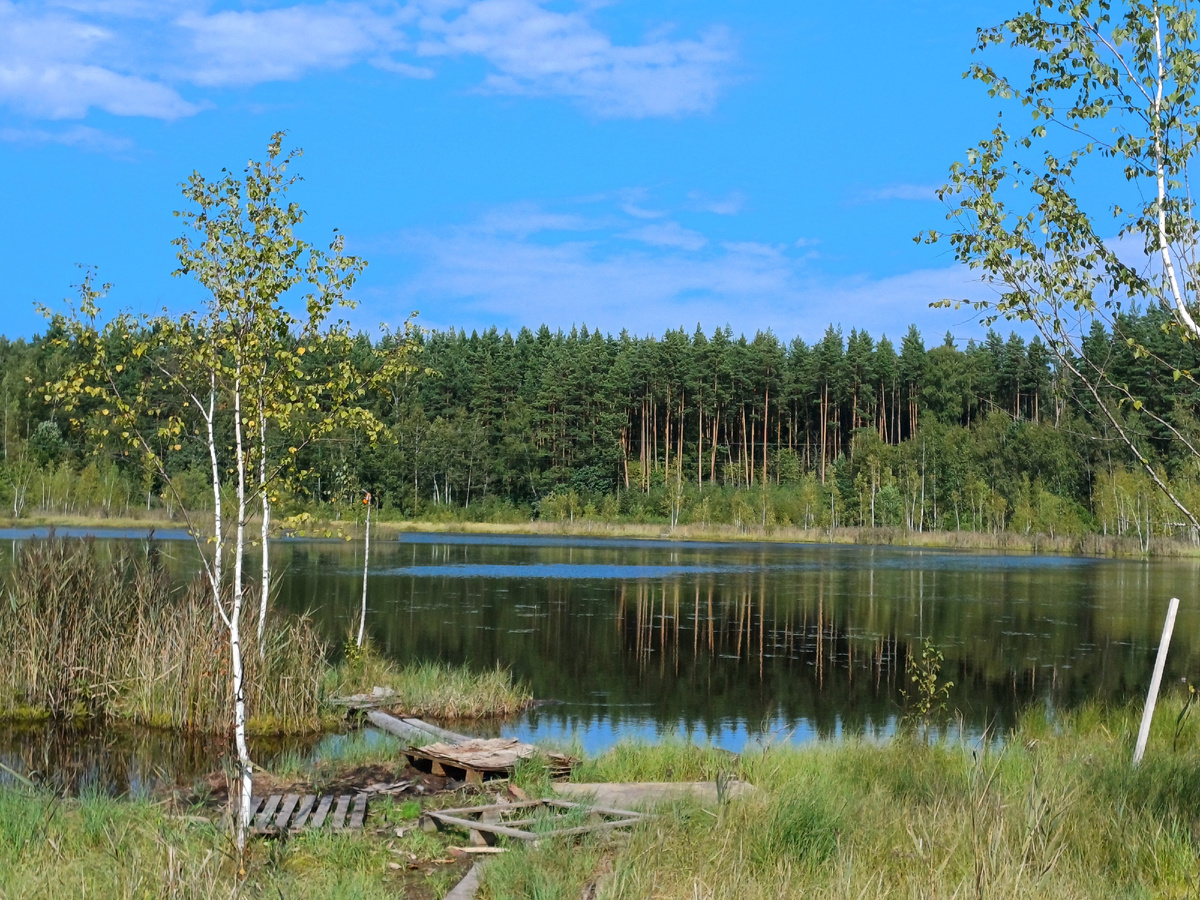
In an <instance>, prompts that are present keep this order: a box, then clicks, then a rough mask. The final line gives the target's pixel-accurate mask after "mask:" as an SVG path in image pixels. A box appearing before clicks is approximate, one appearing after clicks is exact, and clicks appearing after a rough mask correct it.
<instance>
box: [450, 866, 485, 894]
mask: <svg viewBox="0 0 1200 900" xmlns="http://www.w3.org/2000/svg"><path fill="white" fill-rule="evenodd" d="M478 892H479V863H476V864H475V865H473V866H472V867H471V871H469V872H468V873H467V875H466V877H465V878H463V880H462V881H460V882H459V883H458V886H457V887H455V888H454V889H453V890H451V891H450V893H448V894H447V895H446V897H445V900H474V897H475V895H476V894H477V893H478Z"/></svg>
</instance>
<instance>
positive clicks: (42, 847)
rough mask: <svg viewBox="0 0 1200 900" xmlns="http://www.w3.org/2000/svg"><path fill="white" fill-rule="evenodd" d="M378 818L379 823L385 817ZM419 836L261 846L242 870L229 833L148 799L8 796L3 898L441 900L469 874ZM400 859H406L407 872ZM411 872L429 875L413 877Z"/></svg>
mask: <svg viewBox="0 0 1200 900" xmlns="http://www.w3.org/2000/svg"><path fill="white" fill-rule="evenodd" d="M371 815H372V816H373V817H375V816H376V815H377V814H376V813H375V812H374V810H373V811H372V813H371ZM409 831H410V832H411V833H410V834H409V835H406V836H405V838H404V839H402V840H401V839H395V840H392V842H391V846H390V847H389V846H388V844H386V843H385V841H384V840H381V839H380V838H379V837H378V836H377V835H376V834H375V833H374V831H373V829H368V830H366V831H357V832H350V833H345V834H332V833H330V832H328V831H326V830H323V831H321V832H313V833H309V834H303V835H298V836H294V837H292V838H290V839H289V840H287V841H270V842H268V841H254V842H251V845H250V847H249V848H248V853H247V854H246V858H245V860H244V867H243V869H242V870H241V871H239V865H238V861H237V855H236V854H235V853H234V852H233V849H234V847H233V844H232V842H231V840H230V836H229V834H228V833H227V832H226V831H225V829H224V828H223V827H222V826H221V825H219V824H206V823H203V822H201V821H195V820H188V819H186V818H184V817H182V816H175V815H172V814H170V811H169V810H168V809H166V808H164V807H163V806H162V805H161V804H156V803H151V802H148V801H145V800H113V799H110V798H107V797H103V796H99V795H93V796H87V797H80V798H77V799H63V798H59V797H55V796H54V795H52V794H49V793H46V792H41V791H33V790H25V789H13V788H0V897H4V898H10V897H11V898H14V900H15V898H18V897H20V898H26V897H27V898H47V900H57V898H60V897H89V898H90V897H94V898H98V900H110V898H111V900H126V898H143V897H144V898H152V897H153V898H164V900H166V898H178V900H184V898H187V900H218V898H219V900H235V898H245V897H263V898H268V897H289V898H290V897H303V898H306V900H387V898H395V897H397V896H401V897H402V896H413V894H414V893H415V895H416V896H420V897H438V896H441V895H442V894H444V893H445V890H446V882H447V881H450V880H452V879H454V878H455V877H456V876H458V877H461V873H460V871H459V870H458V869H457V868H456V869H453V870H449V867H448V866H445V865H439V864H438V863H437V862H435V860H440V859H442V858H443V857H445V853H446V851H445V842H444V841H443V840H442V839H441V838H440V837H439V836H431V835H426V834H424V833H423V832H421V831H420V830H419V829H409ZM410 854H411V855H410ZM394 860H402V861H403V863H404V866H403V867H401V866H400V865H398V864H397V863H395V862H394ZM410 862H412V863H414V864H419V865H420V866H422V869H421V870H417V871H414V872H408V871H407V867H408V865H409V863H410ZM389 863H391V865H389ZM447 870H449V871H447ZM426 871H428V872H429V874H425V872H426ZM410 890H411V891H412V892H413V893H410Z"/></svg>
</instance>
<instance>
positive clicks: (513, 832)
mask: <svg viewBox="0 0 1200 900" xmlns="http://www.w3.org/2000/svg"><path fill="white" fill-rule="evenodd" d="M428 815H429V816H430V818H432V819H434V820H435V821H438V822H443V823H445V824H447V825H457V826H458V827H459V828H465V829H466V830H467V831H469V832H470V831H476V832H490V833H491V834H499V835H503V836H504V837H509V838H516V839H517V840H521V841H538V840H541V839H542V838H552V837H567V836H569V835H574V834H589V833H591V832H596V831H609V830H611V829H613V828H625V827H627V826H630V825H637V824H638V823H640V822H643V821H645V819H646V817H645V816H642V815H638V816H637V817H636V818H631V819H618V820H616V821H615V822H600V823H598V824H595V825H582V826H580V827H578V828H557V829H554V830H552V831H542V832H533V831H522V830H520V829H517V828H511V827H509V826H507V825H493V824H491V823H488V822H477V821H472V820H470V819H459V818H456V817H455V816H448V815H446V814H445V813H439V812H430V813H428Z"/></svg>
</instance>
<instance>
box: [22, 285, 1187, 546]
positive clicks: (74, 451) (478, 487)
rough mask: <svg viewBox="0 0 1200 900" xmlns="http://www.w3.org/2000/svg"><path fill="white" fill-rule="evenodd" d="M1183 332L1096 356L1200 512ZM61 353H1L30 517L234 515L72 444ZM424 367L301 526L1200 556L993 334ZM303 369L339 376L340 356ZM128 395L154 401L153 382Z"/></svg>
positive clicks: (585, 349) (474, 343)
mask: <svg viewBox="0 0 1200 900" xmlns="http://www.w3.org/2000/svg"><path fill="white" fill-rule="evenodd" d="M1165 315H1166V314H1165V313H1163V312H1161V311H1158V310H1154V309H1152V310H1149V311H1146V312H1140V311H1133V312H1129V313H1126V314H1124V315H1123V316H1122V317H1120V318H1119V320H1118V327H1116V328H1114V329H1113V331H1112V332H1108V331H1104V330H1103V329H1100V328H1098V327H1097V328H1095V329H1093V331H1092V332H1091V333H1090V334H1088V335H1087V336H1086V337H1085V339H1084V341H1083V346H1084V352H1085V353H1087V354H1088V355H1089V356H1090V357H1091V358H1092V359H1093V360H1095V361H1098V362H1099V364H1101V365H1103V366H1105V367H1106V371H1108V372H1109V373H1110V374H1111V375H1112V378H1113V379H1114V380H1116V381H1118V382H1119V383H1121V384H1122V385H1124V386H1126V387H1127V388H1128V389H1129V391H1130V392H1131V394H1132V395H1136V396H1137V397H1140V398H1143V400H1142V401H1141V402H1142V403H1143V404H1144V405H1143V406H1141V407H1139V408H1135V407H1134V405H1133V404H1130V403H1126V404H1124V405H1123V406H1121V405H1120V404H1118V403H1117V399H1115V398H1114V399H1112V401H1111V402H1112V403H1113V404H1114V405H1117V406H1121V408H1120V409H1118V410H1117V413H1118V415H1120V416H1122V417H1124V420H1127V421H1128V423H1129V427H1130V428H1133V429H1140V430H1141V431H1142V432H1144V433H1145V436H1146V439H1147V441H1148V442H1149V443H1148V444H1147V446H1148V447H1150V448H1151V449H1152V451H1153V452H1154V453H1155V454H1156V456H1155V460H1154V464H1155V465H1157V466H1158V467H1160V468H1161V469H1162V471H1163V473H1164V477H1166V478H1169V479H1170V480H1171V482H1172V484H1173V485H1174V486H1175V488H1176V489H1177V490H1178V491H1180V492H1182V493H1183V494H1187V495H1189V496H1190V495H1191V492H1192V490H1193V485H1192V483H1193V480H1194V476H1195V472H1194V463H1193V461H1192V460H1191V458H1190V457H1189V456H1188V455H1186V454H1181V453H1180V449H1179V448H1180V443H1179V442H1178V441H1177V440H1174V439H1173V435H1172V434H1171V433H1169V431H1167V430H1166V429H1164V428H1162V427H1159V426H1158V424H1157V421H1156V419H1155V418H1148V417H1147V416H1145V415H1142V414H1141V412H1142V410H1144V411H1145V412H1150V411H1152V410H1153V411H1155V413H1156V416H1157V418H1161V419H1162V420H1163V421H1166V422H1169V423H1171V424H1172V427H1175V428H1178V429H1184V430H1185V431H1188V433H1190V432H1191V430H1193V428H1194V423H1195V417H1194V385H1193V384H1192V383H1191V382H1190V381H1189V380H1188V379H1172V378H1164V377H1163V375H1162V372H1161V367H1158V366H1153V365H1150V364H1149V363H1148V362H1147V361H1146V359H1145V355H1144V352H1142V351H1139V349H1138V348H1145V347H1149V348H1150V349H1151V351H1153V349H1154V347H1155V346H1157V345H1158V344H1163V345H1164V346H1163V348H1162V349H1163V352H1164V353H1167V352H1171V353H1173V354H1175V355H1176V356H1177V355H1178V347H1177V346H1176V343H1177V342H1176V339H1175V338H1174V336H1172V335H1168V334H1166V333H1165V332H1164V331H1163V329H1162V325H1163V322H1164V317H1165ZM59 329H60V323H59V322H57V321H55V320H51V322H50V324H49V327H48V329H47V331H46V333H45V334H44V335H41V336H39V337H36V338H34V339H33V340H30V341H25V340H0V372H2V373H3V378H2V380H0V389H2V390H3V395H4V401H3V402H4V412H3V455H4V464H3V471H4V478H3V491H4V500H5V502H6V505H7V506H8V508H9V509H10V510H11V512H12V514H13V515H14V516H16V517H20V516H22V515H27V514H30V513H33V512H41V513H49V514H72V513H74V514H89V513H93V514H94V513H100V514H103V515H116V514H118V513H119V512H120V511H126V512H128V511H130V510H131V509H132V508H134V507H143V506H145V507H160V506H166V507H168V509H171V508H172V507H173V506H175V505H178V504H186V505H188V506H189V507H193V506H194V507H196V508H204V507H205V506H206V504H210V503H211V502H212V494H211V489H210V487H209V480H210V479H209V476H208V470H207V460H206V458H204V457H203V454H202V453H201V449H202V448H201V447H200V446H199V445H198V444H196V443H195V442H192V443H185V444H183V445H181V452H175V453H170V452H164V459H165V465H166V466H167V467H168V469H169V470H170V471H171V472H172V473H173V474H174V475H175V476H176V477H175V478H174V479H173V480H174V482H175V484H174V485H173V491H172V493H171V494H170V495H167V494H166V493H165V492H164V490H163V484H162V478H161V477H160V475H159V474H158V473H156V472H155V471H153V470H151V469H148V468H146V467H145V466H144V464H143V463H141V462H139V460H138V458H137V457H136V455H134V456H129V455H128V454H127V453H125V452H123V451H122V450H121V449H120V444H119V442H116V443H114V444H113V445H112V447H110V448H106V450H105V451H104V452H101V453H98V454H97V453H95V452H93V450H92V449H91V448H93V446H94V442H89V440H88V439H87V437H86V435H85V429H84V427H83V426H82V424H81V422H82V421H83V419H81V418H80V417H79V416H73V417H71V418H70V419H68V417H66V416H64V415H63V413H62V411H61V410H59V409H58V408H57V407H56V403H55V401H54V398H53V397H51V396H50V395H48V394H45V393H43V392H42V389H41V386H42V385H44V384H46V383H47V382H49V381H52V380H53V379H54V378H55V377H56V376H57V375H58V374H59V373H60V372H62V371H64V370H65V369H66V368H68V367H69V365H70V362H71V360H70V356H71V353H72V352H73V351H72V348H71V346H70V343H69V342H64V341H63V340H62V334H61V333H60V330H59ZM1135 338H1136V340H1135ZM292 340H293V341H298V340H299V338H293V339H292ZM395 341H396V338H394V337H392V336H389V335H385V336H384V337H382V338H379V339H372V338H371V337H370V336H368V335H366V334H359V335H358V336H357V337H355V338H354V339H353V340H351V341H349V342H348V343H346V344H344V345H342V346H341V350H340V351H339V352H341V353H344V354H347V355H348V356H349V359H348V362H349V364H350V365H351V367H352V368H353V369H354V370H355V371H358V372H360V373H363V374H364V377H365V376H367V375H370V374H371V373H372V372H373V371H374V370H376V369H377V368H378V367H379V366H380V365H381V360H382V359H383V358H385V357H386V355H387V354H388V352H389V351H390V350H391V349H393V348H394V344H395ZM417 344H418V346H417V348H416V353H415V354H414V357H413V358H414V359H415V360H416V362H417V364H416V365H413V366H410V367H406V368H405V369H404V370H403V372H402V374H401V375H399V376H397V378H396V379H394V380H390V381H389V380H387V379H384V380H382V381H379V380H376V382H375V383H376V384H377V385H379V387H378V388H377V389H376V390H374V391H372V392H371V393H370V394H369V395H366V396H364V397H362V398H361V402H362V404H363V405H364V406H366V407H368V411H369V412H370V413H371V415H373V416H374V418H375V419H376V420H378V421H379V422H380V423H382V425H383V426H384V430H383V432H382V437H383V439H382V440H376V441H367V440H365V439H363V438H362V437H361V436H360V435H358V434H356V433H354V432H353V431H352V430H346V431H344V432H343V433H341V434H337V435H330V436H329V439H327V440H322V441H320V442H310V443H306V444H305V445H304V447H303V448H302V449H301V450H300V451H299V452H298V453H296V454H294V456H295V459H294V460H293V462H294V465H293V467H292V472H291V477H290V478H288V479H287V480H286V482H285V483H282V484H281V487H280V489H279V492H280V509H281V511H282V512H283V513H284V516H285V518H286V517H287V516H288V515H292V516H295V515H297V514H305V513H307V514H309V515H313V514H317V513H320V514H322V515H326V516H328V515H330V506H331V505H332V507H333V508H334V509H337V510H340V511H344V512H347V513H348V510H349V509H350V508H351V507H352V504H353V503H354V502H355V501H356V500H359V499H360V498H361V496H362V492H363V491H364V490H371V491H372V492H373V493H374V495H375V496H376V498H378V500H379V501H380V503H381V505H382V509H383V513H384V514H385V515H388V514H390V515H393V516H405V517H411V518H419V519H456V518H457V519H467V518H476V519H484V520H487V519H508V520H514V519H528V518H530V517H541V518H548V519H574V518H578V517H591V518H605V519H610V520H618V519H626V520H632V521H662V522H665V523H669V524H672V525H674V524H679V523H701V524H710V523H728V524H734V525H739V526H744V527H749V526H754V525H757V526H771V525H794V526H800V527H808V528H830V527H843V526H864V527H872V526H873V527H902V528H907V529H912V530H917V531H922V530H930V529H955V530H973V531H988V532H997V531H1004V530H1016V531H1023V532H1040V533H1051V534H1063V535H1069V534H1080V533H1085V532H1092V531H1097V532H1104V533H1114V534H1120V535H1136V536H1137V537H1139V539H1142V540H1144V541H1146V543H1147V545H1148V542H1149V539H1150V537H1151V536H1152V535H1153V534H1163V533H1170V534H1175V535H1178V536H1185V537H1189V538H1194V537H1195V536H1194V535H1193V534H1192V529H1190V528H1187V527H1185V526H1184V523H1181V522H1179V521H1177V520H1178V519H1179V518H1180V517H1179V516H1178V515H1177V514H1176V513H1174V512H1173V511H1172V510H1171V509H1170V508H1169V506H1168V505H1167V504H1165V503H1164V502H1163V500H1162V498H1161V497H1159V496H1157V495H1156V492H1155V491H1154V489H1153V485H1152V483H1151V481H1150V479H1149V478H1148V477H1147V476H1146V475H1145V473H1144V472H1142V471H1139V469H1138V468H1137V467H1135V466H1132V465H1131V464H1130V463H1131V462H1132V461H1131V460H1129V459H1128V454H1127V453H1126V452H1125V451H1124V448H1123V446H1121V445H1119V444H1118V443H1117V442H1116V441H1115V440H1114V438H1113V436H1112V435H1111V434H1110V433H1109V428H1108V420H1107V418H1106V417H1104V416H1100V415H1098V414H1097V411H1096V410H1095V408H1094V407H1095V404H1096V398H1092V397H1089V396H1084V395H1082V394H1080V392H1079V390H1078V385H1076V384H1074V383H1073V381H1072V380H1071V378H1070V377H1064V375H1063V370H1062V368H1061V367H1060V366H1057V365H1055V364H1054V363H1053V355H1052V354H1051V353H1050V352H1049V350H1048V349H1047V347H1046V346H1045V345H1044V344H1043V343H1042V341H1041V340H1040V339H1038V338H1036V337H1035V338H1033V339H1032V340H1029V341H1026V340H1025V339H1024V338H1022V337H1021V336H1020V335H1018V334H1015V333H1014V334H1010V335H1009V336H1008V337H1007V338H1004V337H1002V336H1001V335H1000V334H999V333H997V332H995V331H990V332H989V333H988V334H987V336H986V337H985V338H983V339H982V340H979V341H973V340H972V341H968V342H966V343H965V344H964V345H961V346H960V345H959V344H958V343H957V342H956V341H954V339H953V338H952V337H951V336H950V335H947V336H946V337H945V338H944V340H942V341H941V342H940V343H938V344H936V345H935V346H927V345H926V343H925V341H924V339H923V337H922V336H921V334H920V333H919V332H918V330H917V329H916V328H915V327H911V328H909V329H908V331H907V332H906V333H905V334H904V335H903V337H902V338H901V339H900V341H899V346H897V345H896V344H894V343H893V342H892V341H891V340H889V339H888V338H887V337H886V336H880V337H879V338H878V339H876V338H874V337H873V336H872V335H870V334H869V333H868V332H866V331H865V330H859V329H852V330H851V331H850V332H849V334H848V335H847V334H846V333H845V332H844V331H843V330H842V329H840V328H837V327H833V326H831V327H830V328H828V329H827V330H826V332H825V333H824V335H823V336H822V337H821V338H820V339H819V340H817V341H815V342H813V343H806V342H805V341H803V340H801V339H800V338H795V339H793V340H791V341H789V342H786V343H785V342H784V341H781V340H780V339H779V338H777V337H776V336H775V335H774V334H773V333H771V332H770V331H766V332H759V333H757V334H755V335H754V337H753V338H748V337H746V336H745V335H735V333H734V331H733V330H732V329H731V328H730V327H728V326H727V327H725V328H722V329H717V330H715V331H713V332H712V333H710V334H706V333H705V332H704V331H702V330H701V329H699V328H697V329H696V330H695V331H692V332H688V331H686V330H684V329H680V330H675V331H668V332H666V333H665V334H664V335H662V336H661V337H649V336H648V337H637V336H633V335H630V334H629V333H628V332H623V333H621V334H620V335H616V336H614V335H610V334H605V333H603V332H600V331H595V330H589V329H587V328H586V327H582V328H578V329H572V330H571V331H569V332H563V331H551V330H550V329H549V328H548V327H545V326H543V327H541V328H539V329H537V330H536V331H535V330H533V329H529V328H523V329H521V330H520V331H518V332H517V333H516V334H513V333H511V332H507V331H505V332H501V331H499V330H498V329H495V328H493V329H489V330H487V331H483V332H472V333H470V334H468V333H467V332H465V331H460V330H454V329H451V330H447V331H430V332H425V333H422V334H421V335H420V336H419V338H418V341H417ZM1189 352H1190V351H1189ZM302 359H303V361H302V362H300V363H299V365H300V366H302V367H303V366H314V367H315V366H321V365H323V364H324V363H326V362H328V361H323V360H321V359H320V351H319V349H314V352H313V353H311V354H310V355H309V356H308V357H304V358H302ZM340 362H341V363H345V362H347V360H341V361H340ZM1198 368H1200V367H1198ZM126 377H128V378H129V379H131V380H136V379H137V378H139V377H140V376H139V373H138V371H137V368H136V364H133V367H132V368H131V370H130V371H129V372H128V373H127V375H126ZM1101 400H1102V401H1103V402H1109V401H1108V399H1106V398H1101ZM174 412H175V413H179V412H180V411H179V410H175V411H174ZM167 414H168V411H167V410H161V411H160V412H159V415H167ZM184 418H185V419H186V415H184ZM296 418H297V422H298V423H299V422H300V421H301V420H302V419H303V416H302V414H301V415H298V416H296ZM296 427H301V426H300V424H297V426H296ZM221 439H222V440H227V439H231V438H230V436H223V437H221ZM291 439H292V438H291V436H290V435H289V434H288V433H285V431H283V430H280V431H279V433H277V434H274V435H273V436H272V441H273V442H274V443H275V444H277V445H278V446H277V447H276V448H275V454H276V455H282V456H283V457H287V456H288V452H287V451H288V446H287V445H288V442H289V441H290V440H291ZM170 449H171V448H167V450H168V451H169V450H170ZM333 514H334V515H336V514H337V513H336V512H335V513H333Z"/></svg>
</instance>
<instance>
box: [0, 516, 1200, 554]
mask: <svg viewBox="0 0 1200 900" xmlns="http://www.w3.org/2000/svg"><path fill="white" fill-rule="evenodd" d="M387 515H388V514H387V513H386V512H385V513H383V514H381V517H380V518H379V519H377V520H373V525H372V527H373V528H376V529H377V530H378V533H379V534H382V535H393V536H394V535H399V534H411V533H423V534H425V533H432V534H499V535H505V534H508V535H540V536H573V537H609V538H638V539H645V540H661V539H667V540H678V541H717V542H728V543H738V542H767V543H796V544H828V543H833V544H861V545H866V546H883V547H923V548H928V549H946V550H982V551H1001V552H1005V553H1039V554H1040V553H1051V554H1064V555H1077V556H1106V557H1118V558H1144V557H1146V556H1151V557H1163V558H1200V545H1197V544H1195V543H1192V542H1190V541H1184V540H1177V539H1175V538H1170V537H1159V536H1155V537H1152V538H1151V539H1150V541H1149V550H1148V551H1147V549H1146V548H1145V546H1143V543H1142V541H1141V539H1139V538H1137V537H1118V536H1115V535H1104V534H1079V535H1052V534H1043V533H1036V532H1031V533H1028V534H1026V533H1024V532H1019V531H997V532H990V531H938V530H932V529H930V530H927V531H910V530H908V529H906V528H858V527H854V528H835V529H833V530H832V531H830V530H829V529H828V528H797V527H794V526H789V525H768V526H767V527H765V528H764V527H763V526H761V525H755V524H748V525H741V526H736V525H722V524H717V523H710V524H707V525H705V524H697V523H690V524H683V525H676V526H675V527H673V528H672V527H671V526H670V524H669V523H668V522H666V521H663V522H630V521H621V520H603V519H587V518H582V517H580V518H577V519H575V520H574V521H570V520H563V521H557V520H545V519H529V518H524V517H517V518H504V519H498V520H495V521H491V520H489V521H470V520H467V519H462V518H458V517H452V518H444V519H422V520H413V519H399V518H388V517H387ZM0 526H3V527H13V528H35V527H64V528H65V527H70V528H89V527H94V528H103V529H108V528H112V529H149V528H158V529H165V528H182V527H184V523H183V522H182V520H180V519H178V518H176V519H171V518H169V517H167V516H166V515H165V514H164V513H163V512H162V510H154V511H151V512H147V513H146V514H145V516H144V517H132V518H100V517H94V516H83V515H74V516H65V515H63V516H57V515H56V516H41V517H37V518H33V517H31V518H23V519H5V518H2V517H0ZM275 530H276V532H278V533H284V532H287V533H289V534H296V535H298V536H301V537H330V538H343V539H348V538H355V537H361V535H362V523H361V522H359V521H355V520H352V519H338V518H334V517H328V518H325V517H320V516H316V517H314V516H312V515H311V514H307V513H306V514H303V515H299V516H294V517H291V518H289V519H287V520H286V523H284V524H281V523H276V526H275Z"/></svg>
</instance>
